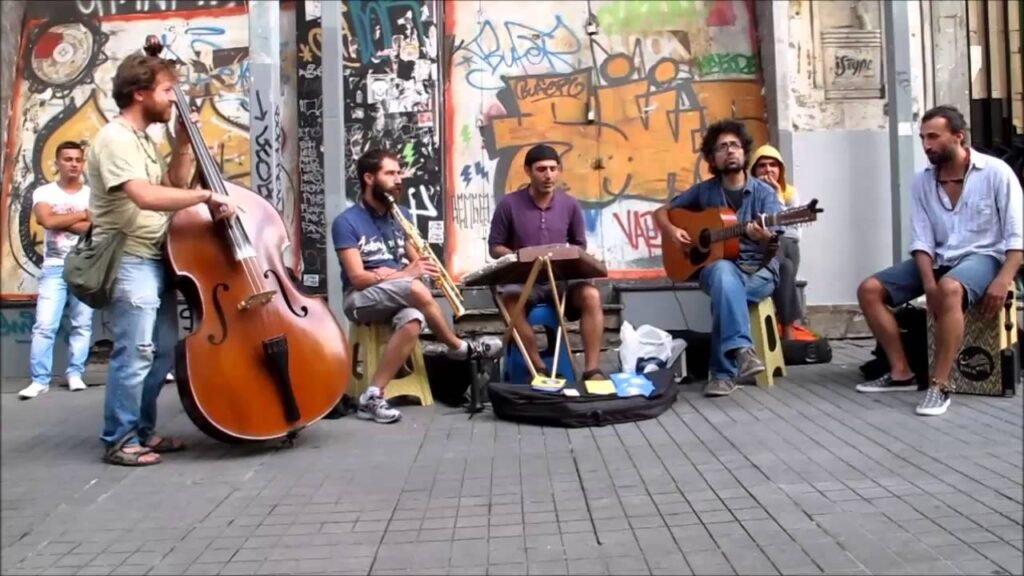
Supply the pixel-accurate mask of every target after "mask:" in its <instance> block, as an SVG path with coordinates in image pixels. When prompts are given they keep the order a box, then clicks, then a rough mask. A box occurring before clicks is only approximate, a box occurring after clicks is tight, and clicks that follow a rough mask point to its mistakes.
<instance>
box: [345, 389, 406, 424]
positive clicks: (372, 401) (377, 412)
mask: <svg viewBox="0 0 1024 576" xmlns="http://www.w3.org/2000/svg"><path fill="white" fill-rule="evenodd" d="M364 396H365V394H364ZM356 417H358V418H361V419H363V420H373V421H374V422H377V423H378V424H391V423H392V422H398V420H399V419H400V418H401V417H402V413H401V412H399V411H398V410H395V409H394V408H392V407H391V405H390V404H388V401H387V400H385V399H384V398H381V397H380V396H370V397H369V398H360V399H359V410H358V411H357V412H356Z"/></svg>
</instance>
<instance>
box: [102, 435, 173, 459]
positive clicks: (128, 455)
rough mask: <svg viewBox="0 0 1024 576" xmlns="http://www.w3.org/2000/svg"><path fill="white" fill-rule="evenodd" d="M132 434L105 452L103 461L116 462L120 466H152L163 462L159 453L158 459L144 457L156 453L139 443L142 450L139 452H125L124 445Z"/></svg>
mask: <svg viewBox="0 0 1024 576" xmlns="http://www.w3.org/2000/svg"><path fill="white" fill-rule="evenodd" d="M129 437H130V436H125V437H124V438H122V439H121V440H120V441H118V442H117V444H114V445H113V446H111V447H110V448H108V449H107V451H106V452H105V453H104V454H103V461H104V462H106V463H108V464H116V465H118V466H152V465H154V464H159V463H161V462H163V460H162V459H161V458H160V456H159V454H158V455H157V457H156V460H149V461H145V460H142V457H143V456H145V455H146V454H155V452H153V451H152V450H150V449H149V448H146V447H145V446H142V445H139V446H140V450H139V451H138V452H125V451H124V445H125V444H126V443H127V442H128V438H129Z"/></svg>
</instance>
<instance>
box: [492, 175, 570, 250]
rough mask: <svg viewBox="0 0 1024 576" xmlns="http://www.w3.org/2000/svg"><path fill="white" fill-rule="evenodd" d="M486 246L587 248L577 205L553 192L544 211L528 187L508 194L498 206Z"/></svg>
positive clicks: (512, 248) (563, 194)
mask: <svg viewBox="0 0 1024 576" xmlns="http://www.w3.org/2000/svg"><path fill="white" fill-rule="evenodd" d="M487 244H488V246H490V247H492V248H493V247H494V246H496V245H498V244H500V245H502V246H505V247H506V248H509V249H510V250H519V249H520V248H524V247H527V246H543V245H545V244H572V245H574V246H580V247H582V248H586V247H587V234H586V230H585V228H584V226H583V210H582V209H581V208H580V203H579V202H578V201H577V200H576V198H573V197H572V196H570V195H569V194H567V193H565V192H559V191H556V192H555V193H554V197H553V198H552V199H551V203H550V204H548V206H547V207H546V208H541V207H539V206H537V203H536V202H534V200H533V197H532V196H530V189H529V186H525V187H523V188H520V189H519V190H516V191H515V192H512V193H511V194H507V195H506V196H505V197H504V198H502V199H501V202H499V203H498V207H497V208H495V210H494V216H493V217H492V218H491V234H490V236H489V237H488V238H487Z"/></svg>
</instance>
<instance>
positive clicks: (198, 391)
mask: <svg viewBox="0 0 1024 576" xmlns="http://www.w3.org/2000/svg"><path fill="white" fill-rule="evenodd" d="M162 50H163V46H162V45H161V43H160V40H159V39H158V38H157V37H156V36H152V35H151V36H148V37H147V38H146V44H145V51H146V53H147V54H149V55H150V56H159V54H160V52H161V51H162ZM174 93H175V100H176V102H175V105H176V108H177V112H178V114H179V116H180V117H181V118H185V119H188V118H189V117H190V115H191V108H190V106H189V102H188V100H187V99H186V97H185V94H184V92H183V91H182V89H181V87H180V86H178V85H175V88H174ZM181 125H184V126H185V129H186V130H187V131H188V135H189V137H190V139H191V142H192V148H193V151H194V152H195V156H196V161H197V163H198V168H197V173H196V181H195V184H196V185H201V186H203V187H204V188H206V189H208V190H210V191H211V192H212V193H213V194H225V195H230V196H231V198H232V199H233V200H234V201H235V203H236V205H237V212H236V214H235V215H234V216H232V217H230V218H224V219H222V220H219V221H216V220H214V218H213V217H212V215H211V214H210V210H209V207H208V206H207V205H205V204H199V205H196V206H192V207H190V208H186V209H184V210H179V211H178V212H176V213H175V214H174V216H173V217H172V218H171V221H170V223H169V228H168V232H167V242H166V259H167V262H168V265H169V267H170V269H171V271H172V273H173V274H174V278H175V285H176V287H177V288H178V290H179V291H180V292H181V293H182V295H183V296H184V297H185V300H186V301H187V303H188V305H189V307H190V308H191V309H192V313H193V317H194V318H195V319H196V322H195V328H194V330H193V332H192V333H191V334H189V335H188V336H186V337H185V338H184V339H182V340H181V341H180V342H179V343H178V347H177V350H176V358H175V370H176V371H175V377H176V379H177V382H178V393H179V395H180V396H181V401H182V404H183V405H184V408H185V412H186V413H187V414H188V416H189V418H190V419H191V420H192V422H193V423H194V424H195V425H196V426H197V427H198V428H199V429H200V430H201V431H202V432H204V433H205V434H207V435H208V436H210V437H212V438H215V439H217V440H220V441H223V442H229V443H237V442H252V441H266V440H274V439H289V440H290V439H292V438H294V437H295V435H296V434H297V433H298V432H299V431H300V430H301V429H303V428H305V427H307V426H310V425H311V424H314V423H316V422H317V421H318V420H320V419H321V418H323V417H324V416H325V415H326V414H327V413H328V412H329V411H330V410H331V409H332V408H334V406H336V405H337V404H338V402H339V401H340V400H341V397H342V395H343V394H344V392H345V388H346V386H347V385H348V379H349V375H350V374H351V367H352V363H351V358H350V355H349V350H348V342H347V339H346V338H345V333H344V332H343V330H342V328H341V326H340V325H339V324H338V322H337V320H336V319H335V317H334V315H333V313H332V312H331V310H330V309H329V308H328V306H327V303H326V302H325V301H324V300H323V299H321V298H317V297H311V296H307V295H305V294H303V293H302V292H301V291H299V290H298V289H297V288H296V287H295V286H294V284H293V280H292V276H291V275H290V274H289V272H288V271H287V269H286V266H285V264H284V258H283V255H284V250H285V249H286V248H287V246H288V245H289V243H288V233H287V229H286V228H285V225H284V221H283V219H282V218H281V216H280V214H278V212H277V210H275V209H274V207H273V206H272V205H271V204H270V203H269V202H268V201H267V200H265V199H264V198H262V197H261V196H259V195H258V194H256V193H254V192H252V191H251V190H249V189H247V188H245V187H243V186H239V185H237V184H234V183H232V182H227V181H225V180H224V179H223V177H222V175H221V173H220V169H219V168H218V166H217V163H216V162H215V161H214V158H213V155H212V154H211V153H210V151H209V149H208V148H207V146H206V143H205V142H204V141H203V135H202V133H201V132H200V130H199V127H198V126H197V125H196V124H195V123H193V122H190V121H188V120H186V121H185V122H183V123H181V124H179V127H180V126H181Z"/></svg>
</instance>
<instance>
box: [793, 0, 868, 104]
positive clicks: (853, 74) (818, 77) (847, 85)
mask: <svg viewBox="0 0 1024 576" xmlns="http://www.w3.org/2000/svg"><path fill="white" fill-rule="evenodd" d="M811 11H812V15H813V18H812V22H813V26H814V41H815V47H816V49H817V50H816V52H817V53H818V54H820V58H819V59H818V65H817V66H815V74H814V77H815V78H814V80H815V81H814V84H815V86H816V87H817V88H824V89H825V99H826V100H857V99H877V98H884V97H885V71H884V68H883V66H884V63H885V54H884V52H883V51H882V45H883V43H882V14H881V6H880V4H879V2H877V0H860V1H856V2H842V3H840V2H834V3H833V2H814V3H813V4H812V5H811Z"/></svg>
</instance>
